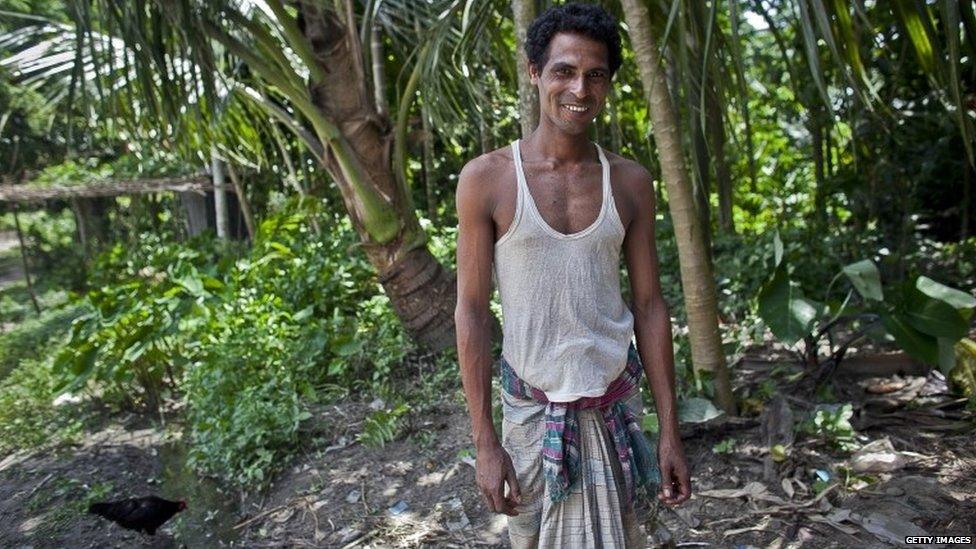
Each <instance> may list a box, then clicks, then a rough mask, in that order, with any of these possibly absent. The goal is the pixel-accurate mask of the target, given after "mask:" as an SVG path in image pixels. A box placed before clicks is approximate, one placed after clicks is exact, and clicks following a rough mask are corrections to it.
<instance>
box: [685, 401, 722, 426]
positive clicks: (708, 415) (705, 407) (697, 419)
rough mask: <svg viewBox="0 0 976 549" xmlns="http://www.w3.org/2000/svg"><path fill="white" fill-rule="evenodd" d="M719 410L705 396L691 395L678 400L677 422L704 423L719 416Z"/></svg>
mask: <svg viewBox="0 0 976 549" xmlns="http://www.w3.org/2000/svg"><path fill="white" fill-rule="evenodd" d="M723 413H724V412H722V411H721V410H719V409H718V408H716V407H715V405H714V404H712V401H710V400H708V399H707V398H701V397H692V398H688V399H684V400H681V401H678V422H680V423H704V422H706V421H709V420H712V419H715V418H717V417H719V416H721V415H722V414H723Z"/></svg>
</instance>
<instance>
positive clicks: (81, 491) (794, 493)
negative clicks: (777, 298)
mask: <svg viewBox="0 0 976 549" xmlns="http://www.w3.org/2000/svg"><path fill="white" fill-rule="evenodd" d="M777 367H778V365H776V364H775V363H768V362H763V361H755V362H753V363H751V364H744V365H740V368H739V370H738V372H739V373H740V376H739V377H740V379H739V386H740V390H742V388H743V387H749V386H751V387H755V386H756V383H758V382H760V381H761V380H763V379H772V378H773V376H774V372H773V370H775V369H776V368H777ZM780 370H782V368H780ZM787 373H788V372H787ZM776 375H778V374H776ZM906 379H908V380H909V383H906V384H905V385H906V386H908V387H909V388H912V387H915V389H912V390H915V392H914V393H912V394H910V395H907V396H906V395H904V394H902V395H899V392H898V391H895V392H893V393H886V394H882V395H876V394H871V393H869V392H867V391H866V390H865V387H866V386H868V385H870V383H873V382H865V381H864V380H850V379H848V380H844V379H842V378H838V379H837V380H836V382H835V383H834V384H833V388H834V389H833V390H834V392H835V394H836V396H837V401H838V402H852V403H853V404H854V407H855V411H856V413H855V417H854V419H853V422H854V424H855V427H856V428H857V429H858V433H859V435H860V436H861V437H862V438H861V440H860V441H859V442H861V443H865V442H867V441H868V440H878V439H881V438H885V437H886V438H888V440H890V442H891V444H892V446H893V447H894V449H895V450H897V451H898V452H900V453H902V455H903V457H904V459H905V460H906V463H905V465H904V466H903V467H902V468H900V469H898V470H895V471H893V472H889V473H870V474H861V475H857V474H854V473H852V472H850V471H849V468H850V465H851V463H850V462H851V457H850V454H849V453H847V452H842V451H838V450H831V449H829V448H828V447H827V446H826V445H825V444H823V443H822V442H821V441H818V440H814V439H811V438H804V437H802V436H799V437H798V438H797V440H796V441H795V443H794V444H793V445H792V447H791V448H790V450H789V452H788V454H787V455H786V456H785V458H784V459H782V460H781V461H775V460H772V459H771V455H770V452H769V450H768V446H767V444H766V441H767V437H768V431H769V429H770V427H769V420H768V417H767V416H759V415H753V416H752V417H746V418H744V419H736V420H734V421H725V422H721V421H719V422H716V423H712V424H706V425H699V426H691V427H689V428H688V429H686V432H685V433H684V435H685V444H686V453H687V456H688V459H689V462H690V465H691V467H692V470H693V487H694V490H695V495H694V496H693V497H692V499H691V500H690V501H689V502H688V503H687V504H685V505H684V506H682V507H680V508H677V509H667V508H663V507H660V506H658V505H656V504H653V503H652V504H650V505H649V506H648V507H647V508H645V513H644V515H645V517H646V518H645V521H644V526H645V530H646V532H647V533H648V536H649V537H648V546H661V545H664V546H679V547H692V546H712V545H715V546H721V547H726V546H736V547H747V546H761V547H767V546H768V547H800V546H803V547H885V546H889V545H895V544H896V543H895V542H896V538H897V537H898V536H902V537H903V536H904V535H913V534H915V533H918V532H923V533H927V534H931V535H961V536H973V535H976V444H973V428H974V421H973V417H972V414H971V412H967V411H965V409H964V408H963V407H962V403H960V402H958V401H955V400H953V399H951V398H949V397H948V396H946V395H945V394H943V393H940V392H939V391H942V390H943V389H942V388H943V387H944V381H941V380H940V379H939V378H938V376H937V375H935V376H931V375H930V376H929V377H928V378H921V381H919V380H918V379H914V378H911V376H901V377H897V378H896V377H890V379H889V381H891V380H894V381H895V382H897V383H895V385H898V384H899V383H901V382H902V381H905V380H906ZM940 383H941V385H940ZM919 387H922V388H924V387H928V388H929V390H931V391H934V392H933V393H932V394H928V395H926V394H924V393H925V391H924V390H922V391H919V390H918V388H919ZM875 388H876V386H875ZM784 392H785V391H784ZM796 394H802V393H798V392H794V393H792V394H790V393H787V395H786V396H787V398H786V401H787V402H788V403H789V406H790V408H791V410H792V412H793V413H794V414H795V416H796V419H797V420H799V419H801V418H802V417H804V414H806V413H807V412H808V411H809V410H810V409H812V407H813V404H812V403H811V402H808V401H807V400H804V398H802V397H799V396H795V395H796ZM899 398H905V399H907V400H905V401H904V402H899V400H898V399H899ZM885 399H888V401H887V402H885ZM427 410H428V411H427V412H425V413H424V414H423V415H421V416H419V417H412V418H411V420H410V422H409V425H407V426H406V428H405V429H404V431H403V436H401V438H400V439H399V440H397V441H395V442H392V443H389V444H386V445H385V446H384V447H368V446H364V445H363V444H362V443H360V442H357V440H356V435H357V434H358V433H359V432H360V431H361V430H362V423H363V420H364V419H365V418H366V417H367V415H368V414H369V413H370V411H371V410H370V407H369V404H368V403H367V402H363V401H346V402H342V403H339V404H335V405H330V406H325V407H322V408H319V409H317V410H316V411H315V415H314V416H313V418H312V419H311V420H309V421H308V423H307V424H305V425H304V426H303V429H305V430H304V431H303V440H306V441H307V442H306V443H305V446H304V447H303V448H302V449H301V451H300V452H299V453H298V454H297V455H296V456H295V457H294V459H293V460H292V461H291V462H290V463H289V464H288V466H287V467H286V468H285V469H284V470H283V472H282V473H281V474H279V475H278V477H277V478H276V479H275V480H274V483H273V484H272V485H271V486H270V488H269V489H267V490H266V491H264V492H261V493H252V494H242V493H230V492H226V493H222V492H220V491H219V487H217V486H213V485H209V484H207V483H208V481H205V480H201V479H198V478H196V477H195V476H193V475H187V474H186V473H185V472H184V473H179V472H175V473H174V472H173V470H174V468H175V469H179V465H180V459H181V458H180V456H179V455H175V457H174V452H173V450H172V448H173V442H172V440H171V439H172V438H173V436H174V434H173V433H174V431H173V430H172V429H171V430H170V431H169V432H170V434H169V435H167V434H166V431H164V430H161V429H159V428H157V427H154V426H152V425H151V424H149V423H147V421H146V420H145V419H143V418H140V417H138V416H131V415H130V416H112V417H107V418H105V421H104V422H103V425H101V426H100V427H99V428H97V429H94V430H93V432H92V433H91V435H90V436H89V437H88V438H87V442H86V443H85V444H84V445H81V446H77V447H63V448H59V449H56V450H54V451H47V452H42V453H36V454H20V455H12V456H6V457H4V458H0V546H3V547H68V546H70V547H182V546H185V547H215V546H245V547H305V546H309V547H421V546H426V547H475V546H478V547H505V546H507V534H506V525H505V519H504V517H500V516H496V515H493V514H491V513H489V512H487V511H486V510H485V508H484V506H483V504H482V502H481V500H480V497H479V496H478V494H477V492H476V490H475V485H474V469H473V467H472V466H471V463H472V462H470V457H469V456H470V450H471V447H470V440H469V423H468V420H467V415H466V413H465V410H464V406H463V402H462V400H461V397H460V392H459V391H458V392H456V393H455V394H453V395H451V396H449V397H448V398H445V399H444V400H443V401H442V402H439V403H436V405H434V406H428V407H427ZM327 426H340V427H339V428H335V427H327ZM171 427H172V426H171ZM730 439H731V442H729V440H730ZM720 443H723V444H722V445H720ZM716 445H719V447H718V448H716ZM818 479H820V480H821V482H819V483H818ZM93 493H97V494H98V495H100V496H104V499H112V498H115V497H127V496H130V495H142V494H148V493H160V494H161V495H164V496H170V497H185V498H186V499H188V501H189V509H188V510H187V511H186V512H184V513H183V514H181V515H180V516H178V517H177V518H176V519H174V520H172V521H170V523H169V524H167V525H166V526H164V527H163V529H162V530H161V531H160V532H159V533H158V534H157V536H155V538H150V537H149V536H145V535H142V534H136V533H134V532H130V531H126V530H123V529H121V528H119V527H118V526H116V525H114V524H111V523H109V522H106V521H104V520H102V519H100V518H98V517H94V516H91V515H85V514H83V513H82V512H81V510H82V509H83V505H84V504H86V498H91V496H92V494H93Z"/></svg>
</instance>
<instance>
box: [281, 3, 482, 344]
mask: <svg viewBox="0 0 976 549" xmlns="http://www.w3.org/2000/svg"><path fill="white" fill-rule="evenodd" d="M299 6H300V10H301V17H300V21H301V23H300V27H301V31H302V34H303V35H304V38H305V39H306V40H307V44H308V46H309V48H310V49H311V51H312V53H313V55H314V59H315V62H316V64H317V67H315V69H316V70H315V71H313V74H315V73H317V72H321V73H322V74H324V77H323V78H320V79H313V80H312V81H311V83H310V85H309V91H310V96H311V101H312V103H313V104H314V106H315V108H316V109H318V111H319V112H320V113H321V114H322V117H323V119H325V120H328V122H329V123H330V124H332V125H333V126H334V127H335V128H338V135H336V133H335V132H332V131H330V129H329V128H326V127H324V125H323V124H319V127H316V133H317V134H318V136H319V138H320V139H321V140H322V142H323V145H325V146H326V153H325V158H324V159H323V164H324V165H325V168H326V170H328V172H329V173H330V174H331V175H332V177H333V179H334V180H335V182H336V184H337V186H338V188H339V190H340V193H341V195H342V199H343V203H344V205H345V208H346V211H347V212H348V214H349V218H350V220H351V221H352V225H353V227H354V228H355V230H356V231H357V233H358V234H359V236H360V239H361V241H362V248H363V250H364V252H365V253H366V256H367V258H368V259H369V261H370V262H371V263H372V264H373V266H374V267H375V268H376V269H377V271H378V275H379V281H380V283H381V284H382V285H383V288H384V291H385V292H386V294H387V296H388V297H389V298H390V302H391V303H392V305H393V308H394V310H395V312H396V314H397V316H398V317H399V318H400V320H401V322H402V323H403V325H404V327H405V328H406V330H407V332H408V333H409V334H410V335H411V336H412V337H413V338H414V340H415V341H417V342H418V343H420V344H421V345H423V346H426V347H428V348H431V349H433V350H442V349H445V348H447V347H449V346H453V345H454V344H455V341H456V338H455V331H454V308H455V305H456V302H457V287H456V279H455V275H454V274H453V273H451V272H450V271H448V270H447V269H445V268H444V267H443V266H442V265H441V264H440V263H438V262H437V260H436V259H435V258H434V256H433V255H432V254H431V253H430V251H429V250H428V248H427V246H426V243H427V237H426V234H425V233H424V231H423V229H422V228H421V227H420V223H419V221H418V220H417V216H416V214H415V212H414V206H413V201H412V200H411V198H410V194H409V192H408V190H407V188H406V187H405V185H403V184H400V183H399V182H398V181H397V178H396V177H395V175H394V171H393V166H392V162H391V156H392V145H393V136H392V133H391V131H390V124H389V121H388V119H387V118H386V117H383V116H380V115H379V114H378V113H377V111H376V101H375V98H374V97H369V94H368V89H369V86H368V83H367V82H366V81H365V77H364V71H363V68H362V63H363V57H362V52H361V51H360V50H361V47H360V44H359V40H358V37H357V33H356V29H355V27H354V26H352V25H350V24H349V19H350V17H346V18H344V19H345V21H344V20H343V18H341V16H340V15H339V14H337V12H336V11H331V10H329V9H322V8H320V7H318V6H317V4H315V3H312V2H301V3H300V4H299ZM345 9H346V11H347V12H348V10H350V9H351V6H350V4H349V3H346V8H345ZM346 15H347V16H349V15H351V14H350V13H347V14H346ZM314 125H315V121H313V126H314ZM496 324H497V322H496ZM495 332H496V333H497V329H496V330H495Z"/></svg>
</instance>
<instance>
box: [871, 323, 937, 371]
mask: <svg viewBox="0 0 976 549" xmlns="http://www.w3.org/2000/svg"><path fill="white" fill-rule="evenodd" d="M881 323H882V324H884V327H885V330H888V333H889V334H891V337H893V338H895V343H897V344H898V346H899V347H901V348H902V350H904V351H905V352H906V353H908V354H909V355H911V356H913V357H915V358H917V359H919V360H921V361H922V362H925V363H926V364H937V363H938V362H939V347H938V342H937V341H936V339H935V338H934V337H932V336H930V335H928V334H924V333H922V332H920V331H918V330H916V329H915V328H913V327H912V325H911V323H909V321H908V320H907V319H906V318H905V317H904V316H902V315H899V314H893V315H892V314H882V315H881Z"/></svg>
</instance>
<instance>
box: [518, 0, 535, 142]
mask: <svg viewBox="0 0 976 549" xmlns="http://www.w3.org/2000/svg"><path fill="white" fill-rule="evenodd" d="M512 15H513V16H514V20H515V49H516V50H518V51H517V52H516V53H515V60H516V63H517V65H518V66H517V67H516V69H517V71H516V72H517V73H518V96H519V123H520V124H521V125H522V135H523V136H526V135H529V134H530V133H532V130H534V129H535V127H536V126H538V125H539V98H538V90H536V89H535V86H533V85H532V82H530V81H529V72H528V64H527V63H528V59H527V58H526V57H525V35H526V33H527V32H528V30H529V25H531V24H532V20H533V19H535V16H536V11H535V0H512Z"/></svg>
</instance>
